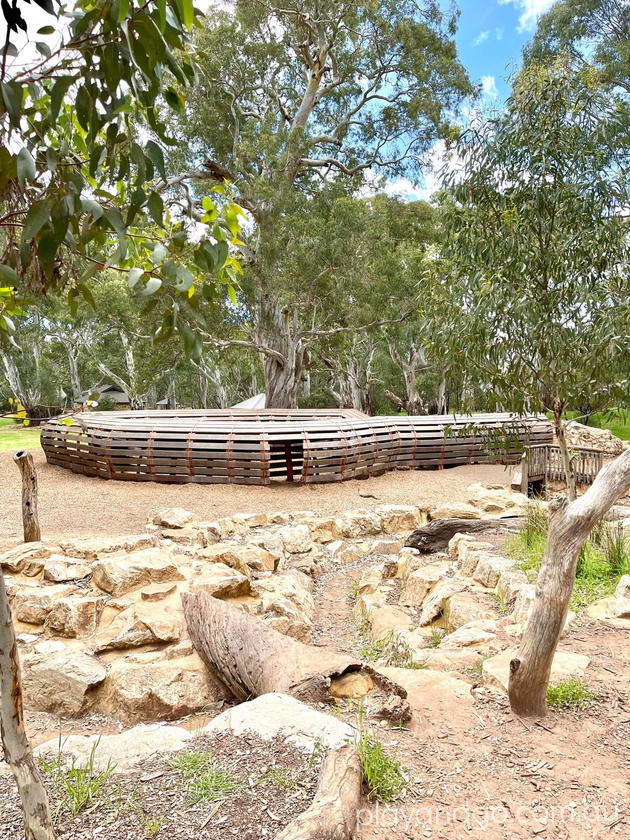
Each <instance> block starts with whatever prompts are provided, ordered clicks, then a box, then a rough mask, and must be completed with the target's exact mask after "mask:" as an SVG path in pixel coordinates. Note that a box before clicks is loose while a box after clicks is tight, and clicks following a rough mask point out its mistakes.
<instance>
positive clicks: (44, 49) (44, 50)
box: [35, 41, 50, 58]
mask: <svg viewBox="0 0 630 840" xmlns="http://www.w3.org/2000/svg"><path fill="white" fill-rule="evenodd" d="M35 47H36V49H37V52H39V53H40V54H41V55H43V56H45V57H46V58H50V47H49V46H48V44H46V43H44V41H36V42H35Z"/></svg>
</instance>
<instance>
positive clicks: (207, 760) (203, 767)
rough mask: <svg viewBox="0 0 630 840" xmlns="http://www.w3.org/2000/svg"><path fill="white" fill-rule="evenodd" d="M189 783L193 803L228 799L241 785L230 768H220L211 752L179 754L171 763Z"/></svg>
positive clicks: (189, 792)
mask: <svg viewBox="0 0 630 840" xmlns="http://www.w3.org/2000/svg"><path fill="white" fill-rule="evenodd" d="M169 766H170V767H171V768H172V769H173V770H178V771H179V774H180V776H181V777H182V779H183V780H184V781H185V782H187V783H188V797H189V799H190V801H191V802H192V804H193V805H196V804H197V803H198V802H203V801H207V800H209V801H216V800H218V799H226V798H227V797H228V796H229V794H230V793H232V792H233V791H235V790H236V789H237V788H238V787H240V783H239V781H238V779H235V778H234V777H233V776H232V774H231V773H230V771H229V770H220V769H219V768H218V767H217V765H216V763H215V761H214V758H213V757H212V753H210V752H189V753H182V754H181V755H178V756H177V757H176V758H175V759H173V761H171V762H170V765H169Z"/></svg>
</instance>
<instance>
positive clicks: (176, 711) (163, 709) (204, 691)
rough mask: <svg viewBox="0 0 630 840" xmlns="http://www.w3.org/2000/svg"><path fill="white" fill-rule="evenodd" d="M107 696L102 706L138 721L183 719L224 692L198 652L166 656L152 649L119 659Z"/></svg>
mask: <svg viewBox="0 0 630 840" xmlns="http://www.w3.org/2000/svg"><path fill="white" fill-rule="evenodd" d="M128 659H133V661H131V662H129V661H127V660H128ZM104 695H105V697H104V701H103V703H102V704H101V705H102V706H104V707H105V708H106V709H107V710H108V711H110V712H111V713H112V714H114V715H115V716H116V717H119V718H121V719H122V720H125V721H127V722H129V723H135V722H136V721H147V720H175V719H177V718H182V717H184V716H185V715H190V714H193V713H195V712H199V711H201V710H202V709H203V708H204V707H206V706H208V705H209V704H211V703H213V702H215V701H216V700H218V699H219V698H221V697H222V696H223V692H222V690H221V688H220V687H219V685H218V683H216V682H215V680H214V679H213V678H212V677H211V676H210V673H209V672H208V669H207V668H206V666H205V665H204V663H203V662H202V660H201V658H200V657H199V656H198V655H197V654H196V653H194V652H193V653H191V654H190V655H188V656H182V657H177V658H175V659H162V658H160V654H159V653H153V652H150V653H144V654H137V655H136V656H135V657H133V658H132V657H125V659H123V660H119V661H117V662H115V663H114V664H113V665H112V667H111V670H110V673H109V676H108V677H107V681H106V683H105V686H104Z"/></svg>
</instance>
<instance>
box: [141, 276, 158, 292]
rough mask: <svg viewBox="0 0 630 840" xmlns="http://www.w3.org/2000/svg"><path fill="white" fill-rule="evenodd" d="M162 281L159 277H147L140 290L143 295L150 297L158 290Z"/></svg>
mask: <svg viewBox="0 0 630 840" xmlns="http://www.w3.org/2000/svg"><path fill="white" fill-rule="evenodd" d="M161 285H162V281H161V280H160V278H159V277H149V279H148V280H147V283H146V286H145V287H144V289H143V290H142V294H143V295H152V294H154V293H155V292H157V290H158V289H159V288H160V286H161Z"/></svg>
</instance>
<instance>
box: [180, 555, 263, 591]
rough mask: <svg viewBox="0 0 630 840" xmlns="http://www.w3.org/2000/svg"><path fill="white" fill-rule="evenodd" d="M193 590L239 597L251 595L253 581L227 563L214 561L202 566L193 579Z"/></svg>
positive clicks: (191, 587) (191, 588)
mask: <svg viewBox="0 0 630 840" xmlns="http://www.w3.org/2000/svg"><path fill="white" fill-rule="evenodd" d="M190 590H191V592H198V591H199V590H203V591H204V592H207V593H208V595H212V597H213V598H238V597H240V596H241V595H249V594H250V592H251V582H250V580H249V577H247V575H244V574H243V573H242V572H239V571H238V569H233V568H231V567H230V566H226V564H225V563H212V565H211V566H207V567H204V568H202V569H201V570H200V571H199V574H197V575H196V576H195V577H194V578H193V579H192V581H191V586H190Z"/></svg>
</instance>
